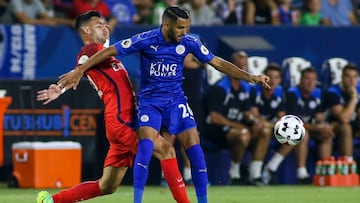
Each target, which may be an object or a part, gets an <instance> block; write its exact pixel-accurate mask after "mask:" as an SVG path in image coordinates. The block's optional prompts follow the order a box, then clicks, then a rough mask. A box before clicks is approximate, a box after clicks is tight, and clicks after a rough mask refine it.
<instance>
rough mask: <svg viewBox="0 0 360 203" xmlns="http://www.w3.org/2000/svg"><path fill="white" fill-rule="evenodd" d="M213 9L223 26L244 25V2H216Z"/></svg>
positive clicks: (230, 0) (218, 0) (229, 0)
mask: <svg viewBox="0 0 360 203" xmlns="http://www.w3.org/2000/svg"><path fill="white" fill-rule="evenodd" d="M211 8H212V9H213V10H214V11H215V13H216V16H218V17H219V18H220V19H221V20H222V22H223V24H226V25H242V24H243V15H244V0H214V1H213V2H212V3H211Z"/></svg>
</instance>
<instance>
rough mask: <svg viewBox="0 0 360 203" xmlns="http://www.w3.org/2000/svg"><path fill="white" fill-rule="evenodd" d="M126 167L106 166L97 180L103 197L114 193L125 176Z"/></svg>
mask: <svg viewBox="0 0 360 203" xmlns="http://www.w3.org/2000/svg"><path fill="white" fill-rule="evenodd" d="M127 169H128V167H125V166H123V167H112V166H107V167H105V168H104V170H103V175H102V177H101V178H100V180H99V186H100V190H101V192H102V194H103V195H107V194H112V193H114V192H115V191H116V189H117V188H118V187H119V184H120V183H121V181H122V179H123V178H124V176H125V173H126V171H127Z"/></svg>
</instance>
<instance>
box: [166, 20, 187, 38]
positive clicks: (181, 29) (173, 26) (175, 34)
mask: <svg viewBox="0 0 360 203" xmlns="http://www.w3.org/2000/svg"><path fill="white" fill-rule="evenodd" d="M167 28H168V29H167V35H168V36H167V37H168V38H169V40H170V41H171V42H180V41H181V38H182V37H183V36H184V35H185V34H186V33H188V31H189V29H190V20H189V19H183V18H178V19H177V21H176V22H173V23H171V22H169V24H168V26H167Z"/></svg>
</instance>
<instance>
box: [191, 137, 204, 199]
mask: <svg viewBox="0 0 360 203" xmlns="http://www.w3.org/2000/svg"><path fill="white" fill-rule="evenodd" d="M186 154H187V156H188V157H189V160H190V165H191V174H192V179H193V183H194V186H195V192H196V196H197V200H198V203H207V188H206V187H207V183H208V176H207V168H206V163H205V157H204V153H203V151H202V149H201V147H200V145H199V144H196V145H193V146H191V147H190V148H188V149H187V150H186Z"/></svg>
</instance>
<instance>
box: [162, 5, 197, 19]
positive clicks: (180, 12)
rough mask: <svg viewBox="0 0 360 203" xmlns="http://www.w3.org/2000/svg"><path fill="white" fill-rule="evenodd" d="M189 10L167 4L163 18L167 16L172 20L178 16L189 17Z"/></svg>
mask: <svg viewBox="0 0 360 203" xmlns="http://www.w3.org/2000/svg"><path fill="white" fill-rule="evenodd" d="M189 16H190V15H189V12H188V11H186V10H184V9H182V8H180V7H178V6H169V7H167V8H166V9H165V11H164V14H163V16H162V17H163V19H164V18H168V19H170V20H172V21H176V20H177V19H178V18H183V19H189Z"/></svg>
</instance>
